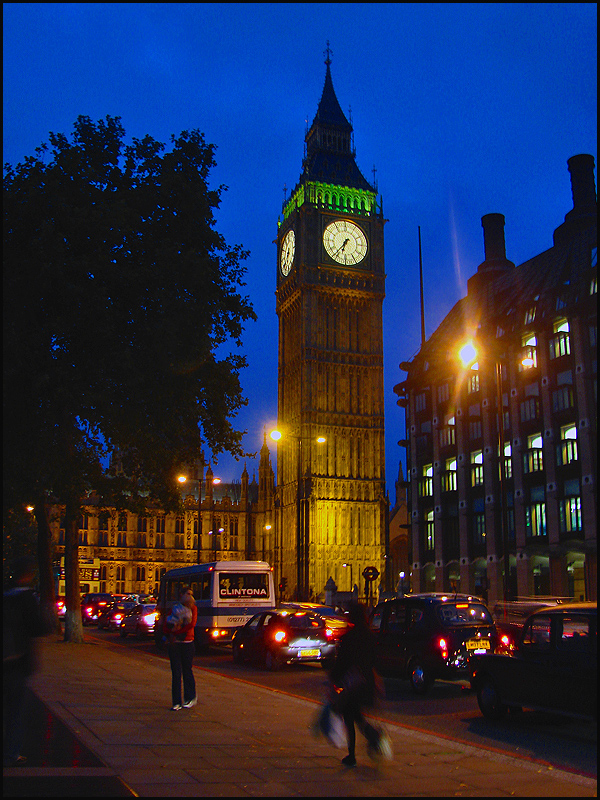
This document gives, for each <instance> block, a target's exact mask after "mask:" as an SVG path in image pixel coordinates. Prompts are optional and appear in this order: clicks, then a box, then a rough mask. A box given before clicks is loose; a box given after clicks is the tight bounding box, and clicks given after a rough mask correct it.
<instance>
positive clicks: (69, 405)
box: [4, 116, 255, 513]
mask: <svg viewBox="0 0 600 800" xmlns="http://www.w3.org/2000/svg"><path fill="white" fill-rule="evenodd" d="M49 139H50V144H49V145H47V144H44V145H42V146H41V147H40V148H38V149H37V150H36V154H35V156H31V157H28V158H26V159H25V161H24V162H23V163H21V164H18V165H17V166H16V167H13V166H11V165H8V164H7V165H5V167H4V448H5V450H4V454H5V482H4V486H5V497H4V499H5V506H6V505H8V507H15V506H16V505H18V504H20V503H22V502H24V501H26V500H28V499H30V498H31V497H40V496H41V495H43V494H46V495H48V494H51V495H52V497H53V498H55V499H56V500H58V501H59V502H61V503H65V504H67V505H68V507H69V508H71V509H73V512H72V513H76V511H77V509H78V508H79V507H80V503H81V498H82V497H83V496H84V493H85V491H87V490H89V489H90V488H94V489H95V490H96V491H98V492H100V493H101V494H102V495H103V496H104V497H105V498H106V499H107V501H109V502H111V503H112V504H115V505H116V506H117V507H129V508H135V507H136V504H137V506H138V507H141V506H142V505H143V504H145V503H146V502H148V501H149V500H156V501H158V502H160V503H161V504H162V505H163V507H165V508H167V509H168V508H173V507H174V506H175V505H176V503H177V502H178V495H177V490H176V486H175V483H174V480H173V478H174V474H175V472H176V470H177V468H178V467H179V466H180V465H181V464H182V463H192V462H193V461H195V460H196V459H198V458H199V457H200V456H201V453H202V449H203V447H206V448H207V449H208V450H209V451H210V452H212V453H215V454H217V453H220V452H222V451H224V450H226V451H228V452H231V453H233V454H234V455H238V456H241V455H243V450H242V446H241V439H242V435H243V432H241V431H238V430H236V429H235V428H234V426H233V424H232V421H231V420H232V418H233V417H234V416H235V414H236V412H237V411H238V410H239V408H240V407H241V406H242V405H243V404H244V403H245V400H244V397H243V393H242V388H241V384H240V377H239V373H240V370H241V369H242V368H243V367H244V366H245V359H244V357H243V356H241V355H240V354H239V352H235V351H233V348H232V347H231V346H232V345H235V346H236V347H238V348H239V347H240V346H241V343H242V334H243V329H244V323H245V322H247V321H248V320H251V319H255V314H254V312H253V310H252V307H251V305H250V303H249V300H248V298H247V297H244V296H242V295H241V294H240V287H243V286H244V283H243V277H244V274H245V268H244V267H243V265H242V262H243V261H244V259H245V258H246V257H247V253H246V252H245V251H243V250H242V248H241V247H240V246H239V245H234V246H229V245H228V244H227V243H226V242H225V240H224V238H223V236H222V235H221V234H220V233H218V231H217V230H216V228H215V224H216V223H215V216H214V212H215V209H217V208H218V207H219V204H220V200H221V195H222V192H223V191H224V190H225V188H226V187H224V186H220V187H218V188H216V189H214V188H211V187H210V185H209V176H210V170H211V168H212V167H213V166H214V165H215V161H214V151H215V147H214V146H213V145H211V144H207V143H206V142H205V139H204V136H203V135H202V134H201V133H200V132H199V131H198V130H193V131H189V132H188V131H184V132H183V133H181V134H180V136H178V137H175V136H173V137H171V144H172V148H171V149H170V150H169V151H167V150H166V148H165V145H164V144H161V143H160V142H157V141H155V140H154V139H152V138H151V137H150V136H146V137H144V138H143V139H133V140H132V141H131V143H129V144H127V143H126V142H125V131H124V129H123V126H122V124H121V121H120V118H118V117H116V118H113V117H109V116H107V117H106V119H105V120H100V121H98V122H93V121H92V120H91V119H90V118H88V117H79V118H78V119H77V121H76V123H75V125H74V130H73V133H72V134H71V136H70V137H67V136H66V135H64V134H53V133H51V134H50V136H49ZM109 453H113V454H114V453H118V454H119V459H120V464H121V465H122V467H123V471H122V472H121V473H120V474H119V475H118V476H117V475H115V474H112V475H111V473H110V471H107V470H106V469H105V468H104V465H105V464H106V458H107V455H108V454H109Z"/></svg>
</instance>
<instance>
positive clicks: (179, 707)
mask: <svg viewBox="0 0 600 800" xmlns="http://www.w3.org/2000/svg"><path fill="white" fill-rule="evenodd" d="M181 708H182V707H181V706H180V705H179V703H177V704H176V705H174V706H171V711H181Z"/></svg>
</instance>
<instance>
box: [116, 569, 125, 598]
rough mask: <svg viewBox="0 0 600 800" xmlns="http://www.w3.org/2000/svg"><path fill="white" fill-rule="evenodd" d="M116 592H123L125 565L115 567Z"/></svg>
mask: <svg viewBox="0 0 600 800" xmlns="http://www.w3.org/2000/svg"><path fill="white" fill-rule="evenodd" d="M117 594H125V567H117Z"/></svg>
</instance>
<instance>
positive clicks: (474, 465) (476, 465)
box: [471, 450, 483, 486]
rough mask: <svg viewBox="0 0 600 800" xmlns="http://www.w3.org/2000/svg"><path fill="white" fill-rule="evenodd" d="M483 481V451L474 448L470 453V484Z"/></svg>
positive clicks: (477, 484)
mask: <svg viewBox="0 0 600 800" xmlns="http://www.w3.org/2000/svg"><path fill="white" fill-rule="evenodd" d="M482 483H483V452H482V451H481V450H474V451H473V452H472V453H471V486H479V485H481V484H482Z"/></svg>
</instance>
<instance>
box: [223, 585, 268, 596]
mask: <svg viewBox="0 0 600 800" xmlns="http://www.w3.org/2000/svg"><path fill="white" fill-rule="evenodd" d="M268 596H269V590H268V589H267V588H266V587H264V586H261V587H258V588H248V589H246V588H241V589H233V588H231V589H230V588H227V587H225V586H221V588H220V589H219V597H227V598H231V597H268Z"/></svg>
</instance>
